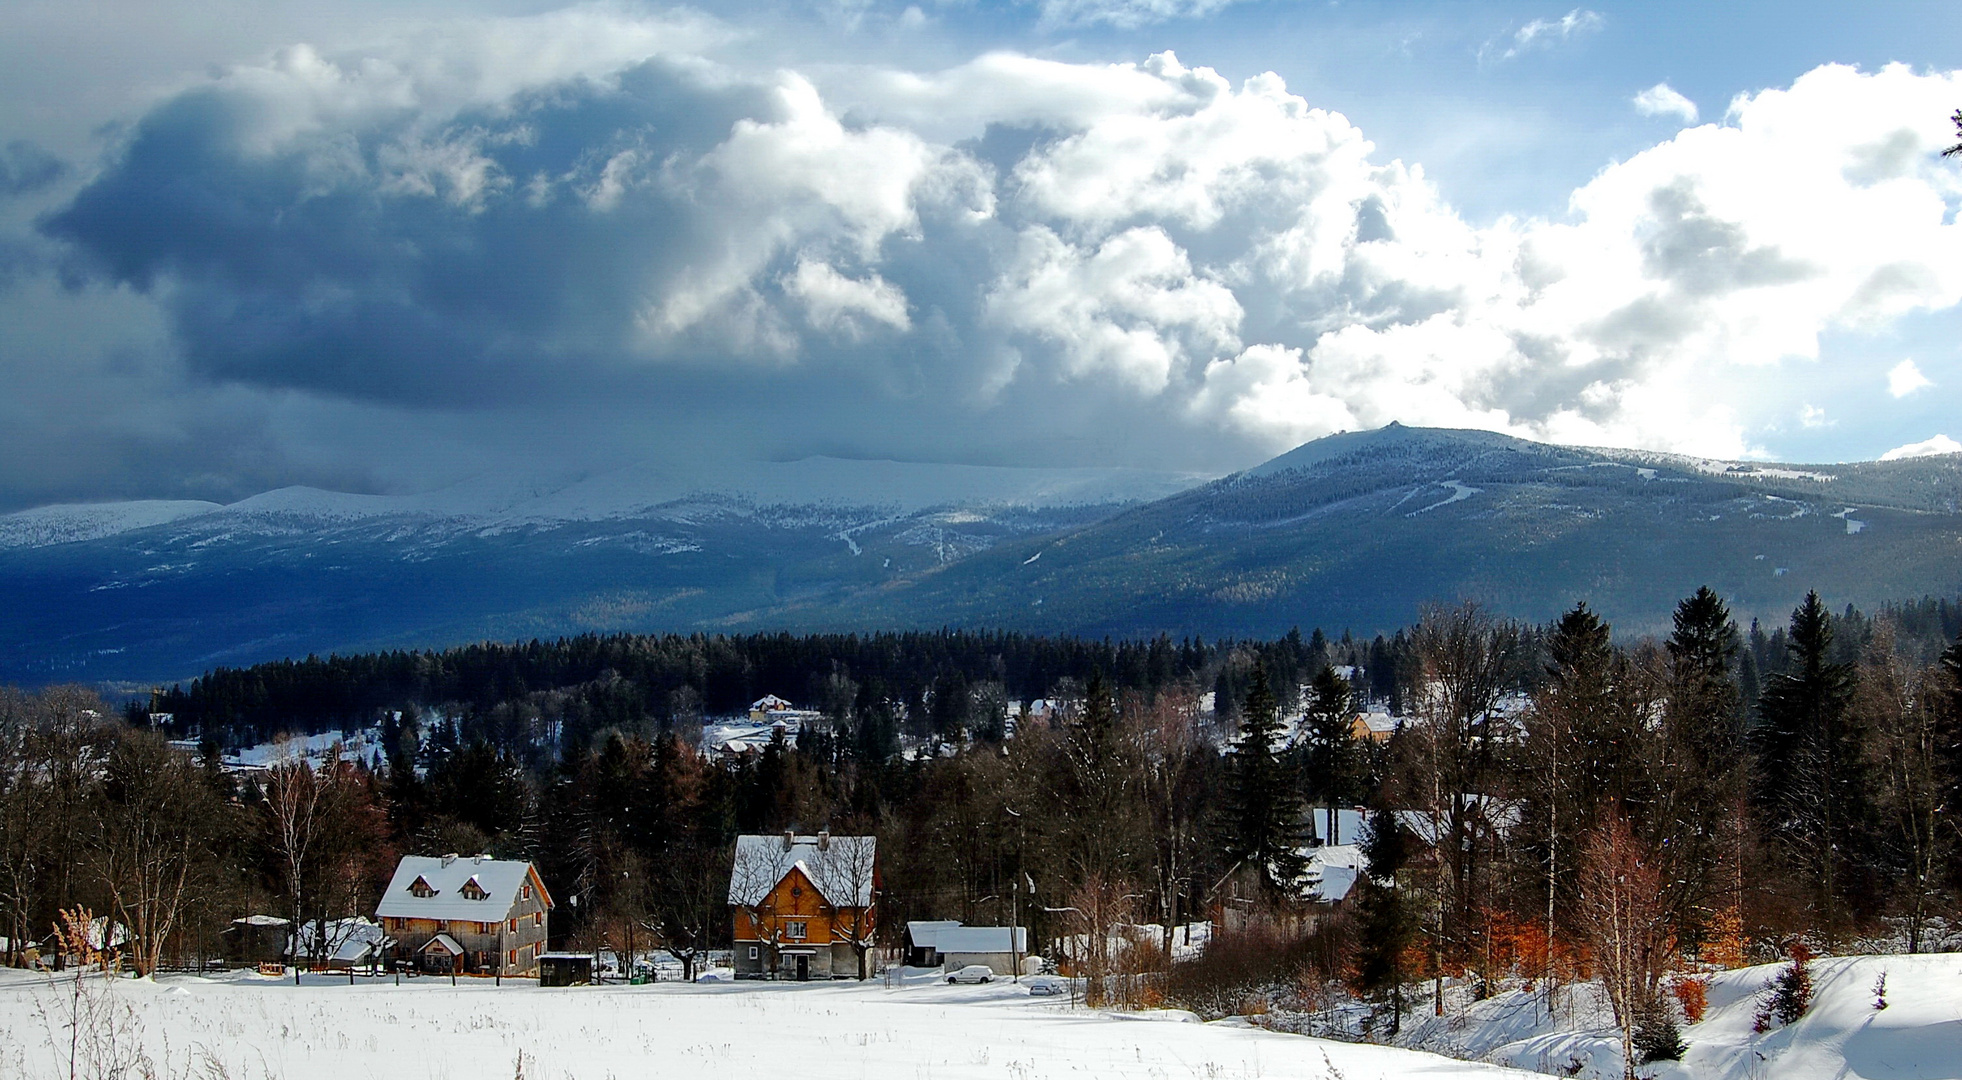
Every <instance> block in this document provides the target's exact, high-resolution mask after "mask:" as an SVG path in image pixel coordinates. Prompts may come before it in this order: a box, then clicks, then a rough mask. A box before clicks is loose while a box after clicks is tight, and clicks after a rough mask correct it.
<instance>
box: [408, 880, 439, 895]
mask: <svg viewBox="0 0 1962 1080" xmlns="http://www.w3.org/2000/svg"><path fill="white" fill-rule="evenodd" d="M409 893H410V895H413V896H415V897H418V898H420V899H423V900H427V899H429V898H430V897H432V896H435V895H436V890H435V889H432V888H430V886H429V882H428V881H426V880H424V879H423V878H421V877H418V878H416V879H415V880H414V881H413V882H410V883H409Z"/></svg>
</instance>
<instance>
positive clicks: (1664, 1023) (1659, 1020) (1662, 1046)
mask: <svg viewBox="0 0 1962 1080" xmlns="http://www.w3.org/2000/svg"><path fill="white" fill-rule="evenodd" d="M1688 1049H1689V1047H1687V1046H1685V1045H1684V1044H1683V1033H1682V1031H1681V1030H1679V1029H1678V1028H1677V1027H1676V1010H1674V1009H1672V1008H1670V1007H1669V1003H1668V1002H1666V1001H1664V1000H1662V999H1660V998H1657V999H1655V1000H1654V1001H1651V1002H1649V1003H1648V1004H1647V1005H1646V1006H1644V1007H1643V1008H1642V1011H1641V1013H1640V1015H1638V1016H1636V1018H1635V1060H1636V1063H1637V1064H1641V1065H1649V1064H1652V1063H1654V1062H1657V1061H1681V1060H1683V1053H1684V1051H1686V1050H1688Z"/></svg>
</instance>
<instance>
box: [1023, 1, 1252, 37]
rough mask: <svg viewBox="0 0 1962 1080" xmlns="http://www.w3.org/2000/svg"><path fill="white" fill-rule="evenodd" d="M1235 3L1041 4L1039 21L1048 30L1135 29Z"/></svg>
mask: <svg viewBox="0 0 1962 1080" xmlns="http://www.w3.org/2000/svg"><path fill="white" fill-rule="evenodd" d="M1237 2H1238V0H1042V21H1043V22H1044V23H1047V24H1049V25H1052V26H1056V25H1061V26H1080V25H1088V24H1092V23H1105V24H1108V25H1110V26H1115V27H1118V28H1120V29H1126V30H1129V29H1135V28H1137V27H1140V26H1148V25H1151V24H1153V23H1161V22H1167V21H1169V20H1172V19H1194V18H1203V17H1205V16H1207V15H1211V14H1213V13H1214V12H1216V11H1219V10H1220V9H1222V8H1226V7H1230V6H1232V5H1233V4H1234V3H1237Z"/></svg>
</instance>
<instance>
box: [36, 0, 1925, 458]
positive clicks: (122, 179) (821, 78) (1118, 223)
mask: <svg viewBox="0 0 1962 1080" xmlns="http://www.w3.org/2000/svg"><path fill="white" fill-rule="evenodd" d="M609 20H612V21H609ZM1598 23H1599V19H1598V16H1592V14H1591V13H1589V12H1586V11H1584V10H1579V9H1577V10H1576V11H1574V12H1571V13H1569V15H1568V16H1567V17H1565V18H1563V19H1560V20H1547V21H1545V24H1544V25H1541V26H1540V27H1539V28H1538V29H1535V30H1534V31H1533V33H1531V34H1525V32H1524V30H1522V31H1521V34H1525V36H1523V37H1520V36H1517V35H1516V36H1515V46H1516V47H1518V48H1524V47H1527V46H1528V45H1532V46H1533V47H1538V46H1539V44H1543V43H1546V42H1550V41H1554V40H1558V39H1561V38H1565V37H1570V36H1572V35H1574V34H1578V33H1581V32H1584V31H1586V30H1589V29H1592V28H1594V27H1595V26H1597V25H1598ZM725 33H726V31H724V30H723V29H722V28H721V27H719V26H718V25H715V24H712V23H707V22H704V21H701V20H699V19H694V18H692V17H679V16H677V17H673V18H669V19H666V20H665V21H662V20H661V19H654V20H651V21H647V22H642V21H637V20H635V19H630V18H628V17H626V16H621V15H618V14H609V13H607V12H604V11H597V10H582V11H580V12H576V13H574V15H572V16H566V17H560V18H555V19H547V20H506V21H499V20H486V21H480V22H473V23H470V24H469V25H468V27H466V28H464V29H460V30H457V31H456V32H454V33H446V34H443V35H438V36H437V37H436V38H433V39H429V40H420V39H419V40H418V41H416V42H412V43H404V44H402V45H401V46H400V47H399V48H396V49H395V50H394V51H389V50H381V51H378V52H373V53H361V54H351V55H332V56H330V55H326V54H322V53H316V52H313V51H311V50H303V49H293V50H289V51H287V52H286V53H283V54H281V55H280V56H278V57H276V58H274V59H273V60H272V61H271V62H269V63H266V64H264V65H260V66H256V67H251V68H240V69H237V70H233V71H228V72H224V73H222V74H220V75H218V76H216V77H214V78H212V79H210V80H209V81H207V82H205V83H202V84H199V85H196V86H193V87H191V88H189V89H186V90H184V91H183V92H181V93H179V94H177V95H175V96H173V97H170V98H168V99H166V100H164V101H162V102H160V103H159V104H158V105H156V107H155V108H154V109H152V110H151V111H150V112H149V113H148V114H147V115H145V116H143V117H142V118H141V119H140V120H139V121H137V122H136V123H134V124H133V125H132V126H131V127H130V129H129V131H128V132H127V134H126V135H125V136H124V137H123V139H122V141H121V142H120V143H119V145H118V146H117V147H116V148H115V150H114V152H113V153H112V155H111V156H110V157H109V158H107V159H106V160H105V161H104V162H103V163H102V164H101V166H100V168H99V169H97V170H96V171H95V172H94V173H93V174H92V178H91V179H90V180H89V181H88V183H86V184H85V185H83V186H82V188H81V190H80V191H79V193H77V194H76V195H75V196H74V198H73V199H72V200H71V201H69V202H68V203H67V204H66V205H65V206H63V207H61V208H60V209H58V210H57V211H56V212H54V213H53V214H51V215H50V216H49V217H47V218H46V219H45V224H44V226H43V234H44V237H45V238H46V239H47V240H48V241H51V242H52V243H54V244H58V245H60V247H61V250H62V251H63V252H64V253H65V255H64V257H65V258H66V259H67V272H68V275H69V277H70V278H71V279H73V280H83V281H91V280H92V281H96V282H101V283H104V284H106V285H109V286H114V287H116V289H118V290H122V291H123V293H124V294H125V295H129V294H131V293H135V294H140V295H143V296H147V297H148V298H149V300H148V302H149V303H151V304H152V305H154V307H155V310H156V311H157V312H158V316H159V322H160V326H161V330H160V332H159V333H160V336H163V337H165V338H166V339H167V340H168V342H169V345H170V349H171V350H172V351H173V357H174V359H173V363H175V364H176V365H177V366H178V368H179V369H181V371H182V372H183V377H184V378H186V379H189V380H191V381H192V382H193V383H194V384H196V385H200V386H206V387H214V388H225V389H226V390H227V391H228V392H249V393H254V394H259V395H264V396H265V399H266V400H269V401H271V400H278V401H282V402H288V403H293V402H298V403H306V402H323V403H328V405H329V406H331V407H332V408H334V409H341V410H348V409H353V410H365V412H364V413H363V415H367V416H370V417H383V416H386V417H389V418H391V422H395V423H398V424H399V423H400V422H401V420H400V418H401V417H404V416H419V417H433V416H441V417H469V416H473V415H479V416H481V415H489V414H492V413H496V414H497V415H500V416H517V415H522V416H528V417H531V418H532V420H531V421H528V422H527V423H505V422H503V421H500V422H499V423H498V424H485V425H476V426H477V427H480V428H483V429H485V430H492V431H503V430H507V429H509V430H511V431H514V432H515V431H518V430H521V429H522V430H524V431H526V433H527V434H526V435H525V436H523V437H524V438H530V437H531V435H530V431H531V430H532V428H534V427H539V426H542V427H548V428H549V427H553V426H555V425H559V426H564V424H565V419H566V418H567V417H573V416H576V417H578V418H579V419H578V421H577V425H576V426H577V428H578V430H580V431H581V432H583V433H590V437H591V438H592V439H593V440H596V441H603V440H613V441H614V442H616V443H618V444H619V446H621V447H622V448H624V449H623V450H622V452H631V451H632V450H633V449H634V448H635V447H639V448H640V449H641V450H642V451H644V452H657V451H658V452H675V453H684V452H685V453H704V452H712V451H713V452H727V453H756V454H772V455H785V454H795V453H810V452H849V453H856V454H864V455H879V456H897V457H913V458H921V457H933V458H938V459H941V460H969V461H1004V460H1022V461H1028V460H1037V459H1043V458H1047V459H1048V460H1068V461H1074V462H1085V461H1100V462H1105V463H1126V464H1143V465H1177V466H1181V467H1197V468H1204V467H1233V466H1238V465H1244V464H1247V463H1249V462H1250V461H1252V460H1257V459H1258V457H1260V456H1261V455H1263V454H1267V453H1271V452H1275V451H1278V450H1282V449H1285V448H1287V447H1288V446H1291V445H1293V444H1294V443H1296V442H1299V441H1301V440H1304V439H1308V438H1313V437H1316V436H1319V435H1323V434H1328V433H1330V432H1332V431H1335V430H1340V429H1353V428H1357V427H1364V426H1374V425H1379V424H1382V423H1386V422H1388V421H1390V420H1400V421H1403V422H1405V423H1412V424H1445V425H1453V426H1470V427H1480V428H1489V429H1493V430H1499V431H1506V432H1510V433H1514V434H1519V435H1523V436H1529V437H1535V438H1544V439H1553V440H1557V441H1566V442H1582V443H1590V444H1608V445H1623V446H1640V447H1649V448H1657V449H1668V450H1677V451H1684V452H1694V453H1703V454H1714V455H1741V454H1745V453H1748V452H1752V451H1753V450H1754V449H1755V444H1754V437H1755V435H1754V432H1753V431H1752V430H1751V429H1750V428H1748V427H1747V426H1746V425H1745V422H1744V420H1742V419H1741V418H1740V416H1741V413H1742V412H1743V411H1745V409H1746V407H1747V406H1749V405H1751V403H1752V401H1751V395H1749V394H1748V393H1747V392H1746V391H1745V390H1737V389H1735V388H1737V387H1743V388H1747V389H1748V388H1749V387H1750V386H1752V385H1753V384H1754V383H1753V380H1759V379H1774V378H1777V377H1778V373H1779V372H1780V371H1782V370H1784V369H1785V368H1786V367H1788V366H1789V365H1792V364H1800V363H1808V362H1812V361H1814V360H1816V359H1817V358H1818V357H1819V355H1820V348H1821V347H1820V342H1821V338H1822V336H1823V335H1826V334H1828V333H1840V332H1850V333H1862V332H1869V331H1875V330H1879V329H1882V328H1884V327H1886V326H1888V325H1889V324H1890V322H1891V321H1892V320H1894V319H1896V318H1898V317H1899V316H1901V315H1903V314H1906V313H1910V312H1916V311H1929V310H1936V309H1942V308H1947V307H1951V306H1953V305H1955V304H1956V303H1957V302H1958V301H1962V243H1959V242H1958V240H1962V236H1958V234H1957V233H1956V229H1957V226H1956V225H1954V224H1951V223H1950V222H1949V221H1948V214H1947V206H1948V204H1949V203H1950V202H1951V201H1952V200H1954V199H1955V198H1957V197H1958V196H1962V187H1958V185H1957V183H1956V181H1955V179H1954V178H1953V176H1952V175H1951V174H1950V173H1949V172H1948V171H1946V170H1944V169H1943V167H1942V166H1941V164H1940V162H1939V161H1938V160H1937V159H1936V158H1935V157H1934V156H1933V155H1934V152H1935V151H1937V150H1939V149H1940V142H1941V139H1940V136H1941V134H1942V132H1943V130H1944V128H1945V127H1946V123H1945V119H1946V116H1947V113H1948V112H1949V111H1950V110H1951V109H1952V108H1953V103H1954V101H1955V100H1957V99H1958V98H1962V79H1958V78H1957V77H1956V76H1954V75H1943V74H1922V73H1916V72H1914V71H1911V70H1909V69H1907V68H1904V67H1888V68H1885V69H1882V70H1879V71H1875V72H1862V71H1858V70H1855V69H1852V68H1847V67H1838V66H1828V67H1822V68H1819V69H1817V70H1815V71H1812V72H1809V73H1807V74H1806V75H1804V76H1802V77H1801V78H1799V79H1798V80H1796V81H1795V82H1794V83H1793V84H1792V85H1790V86H1789V87H1784V88H1779V89H1773V90H1767V91H1764V92H1761V93H1758V94H1755V95H1747V96H1745V97H1742V98H1740V99H1738V101H1737V102H1736V103H1735V104H1734V106H1733V108H1732V110H1731V112H1730V113H1729V115H1728V116H1727V117H1726V119H1725V121H1724V122H1722V123H1717V124H1708V125H1704V126H1702V127H1698V128H1692V129H1688V130H1684V131H1682V132H1680V133H1678V134H1677V135H1676V136H1674V137H1673V138H1671V139H1669V140H1667V141H1664V142H1662V143H1659V144H1657V145H1655V146H1653V147H1651V148H1649V149H1647V150H1645V151H1643V152H1641V153H1638V154H1636V155H1634V156H1632V157H1630V158H1628V159H1627V160H1625V161H1621V162H1617V163H1614V164H1611V165H1609V166H1608V167H1606V168H1604V169H1603V170H1601V172H1600V173H1598V174H1597V175H1596V176H1595V177H1594V178H1593V179H1592V180H1590V181H1589V182H1588V183H1587V184H1586V185H1584V186H1582V187H1581V188H1579V189H1578V190H1576V191H1575V192H1574V193H1573V195H1572V198H1571V200H1570V206H1569V212H1568V213H1567V214H1565V215H1563V216H1562V217H1561V218H1559V219H1558V220H1540V219H1520V218H1502V219H1500V220H1497V221H1494V222H1491V223H1486V224H1475V223H1472V222H1469V221H1467V220H1466V219H1465V218H1464V217H1463V216H1462V215H1460V214H1459V213H1458V212H1457V211H1456V210H1455V209H1454V208H1453V207H1452V206H1451V205H1450V204H1449V203H1448V202H1447V201H1446V200H1445V199H1444V198H1443V197H1442V196H1441V194H1440V193H1439V191H1438V189H1437V187H1436V186H1435V185H1434V184H1432V183H1431V181H1430V179H1429V178H1428V177H1427V176H1426V174H1425V172H1424V170H1423V169H1422V168H1421V166H1420V165H1418V164H1415V163H1406V162H1401V161H1396V160H1384V159H1383V158H1382V156H1381V155H1379V154H1378V153H1377V151H1376V148H1375V147H1374V146H1373V145H1372V144H1371V143H1370V141H1369V139H1368V138H1367V137H1366V136H1365V134H1364V133H1363V132H1362V131H1361V130H1360V129H1358V128H1357V127H1356V125H1354V124H1352V123H1351V122H1350V121H1349V120H1348V119H1347V118H1346V117H1344V116H1343V115H1342V114H1340V113H1337V112H1333V111H1330V110H1327V109H1323V108H1318V107H1316V106H1315V105H1314V104H1313V103H1311V102H1309V101H1306V100H1304V99H1303V98H1301V97H1300V96H1298V95H1296V94H1294V93H1291V92H1290V91H1289V89H1288V88H1287V86H1286V85H1285V84H1284V83H1283V82H1282V80H1281V79H1280V78H1278V77H1276V76H1274V75H1272V74H1265V75H1259V76H1255V77H1253V78H1249V79H1246V80H1243V81H1240V82H1238V83H1235V82H1232V81H1229V80H1227V79H1226V78H1224V77H1222V76H1221V75H1219V74H1218V73H1216V72H1214V71H1212V70H1210V69H1208V68H1205V67H1202V66H1188V65H1186V64H1185V63H1182V62H1181V61H1180V60H1179V59H1178V58H1176V57H1174V56H1172V55H1171V54H1169V53H1167V54H1161V55H1159V56H1154V57H1150V58H1148V59H1146V60H1144V61H1141V62H1139V63H1135V64H1116V65H1109V64H1103V65H1096V64H1071V63H1064V62H1060V61H1054V60H1044V59H1038V58H1032V57H1026V56H1017V55H1013V54H989V55H985V56H981V57H977V58H975V59H973V60H971V61H969V62H967V63H963V64H959V65H956V66H954V67H951V68H947V69H943V70H938V71H926V72H919V71H900V70H874V71H863V70H857V71H852V72H849V73H847V74H844V75H840V74H837V73H831V74H828V75H827V74H825V73H821V72H820V73H802V72H797V71H771V72H752V71H748V70H746V69H744V68H742V67H741V66H739V65H735V64H732V63H729V62H725V61H719V60H716V59H714V58H712V56H711V55H710V53H712V52H713V48H712V46H713V45H714V43H715V42H717V41H720V40H723V38H722V37H721V36H719V35H724V34H725ZM1719 382H1721V384H1722V385H1724V386H1726V387H1730V388H1733V389H1730V390H1726V391H1724V392H1717V391H1715V390H1713V386H1715V385H1717V384H1718V383H1719ZM299 407H300V406H299V405H289V406H288V409H289V414H290V411H291V410H292V409H297V408H299ZM322 407H323V408H326V407H328V406H322ZM759 411H760V412H762V413H766V414H768V415H771V416H773V417H775V418H776V419H775V420H773V423H772V424H771V425H770V426H769V429H768V430H767V432H764V433H762V434H760V435H756V436H754V437H745V438H744V439H743V440H738V441H735V442H731V441H730V440H728V439H726V438H721V439H718V438H717V437H716V435H715V433H716V432H718V431H724V432H726V431H728V430H735V429H738V428H740V429H741V430H744V431H746V432H747V431H751V430H753V425H751V424H749V422H748V418H749V417H752V416H754V415H757V414H758V413H759ZM1787 415H1789V414H1787ZM548 417H549V419H545V418H548ZM380 422H381V421H379V420H377V421H376V423H380ZM425 426H429V427H434V426H436V425H425ZM471 426H472V425H469V424H467V423H464V422H463V421H462V420H458V421H457V423H456V427H458V428H459V429H466V428H470V427H471ZM1059 433H1067V437H1059ZM472 437H473V438H478V439H489V438H493V436H492V435H485V434H481V433H479V434H474V435H473V436H472ZM510 438H511V439H512V440H513V441H514V445H515V441H516V440H518V439H519V438H520V436H519V435H516V434H513V435H511V436H510ZM705 448H707V449H705ZM350 453H352V451H350ZM309 454H310V455H312V457H313V459H331V457H332V452H331V451H330V450H327V449H321V448H316V449H314V450H310V451H309Z"/></svg>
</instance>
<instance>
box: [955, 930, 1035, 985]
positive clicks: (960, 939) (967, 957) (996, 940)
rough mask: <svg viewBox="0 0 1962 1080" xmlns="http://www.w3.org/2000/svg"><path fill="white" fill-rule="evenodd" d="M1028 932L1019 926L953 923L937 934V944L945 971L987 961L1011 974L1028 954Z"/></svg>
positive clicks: (997, 972)
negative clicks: (959, 924)
mask: <svg viewBox="0 0 1962 1080" xmlns="http://www.w3.org/2000/svg"><path fill="white" fill-rule="evenodd" d="M1028 933H1029V932H1028V931H1027V930H1024V929H1022V928H1021V927H1019V926H1014V927H1009V926H953V927H948V928H947V929H945V930H941V931H940V932H939V933H937V934H935V935H934V947H935V949H937V950H938V951H939V953H940V967H941V970H943V971H959V970H960V969H962V968H964V967H967V966H968V965H969V964H986V965H987V966H988V967H989V968H990V969H991V970H992V971H994V973H995V974H997V975H1002V976H1011V975H1014V974H1015V966H1016V965H1017V964H1018V963H1020V962H1021V958H1022V957H1024V956H1027V955H1028V952H1029V938H1028Z"/></svg>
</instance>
